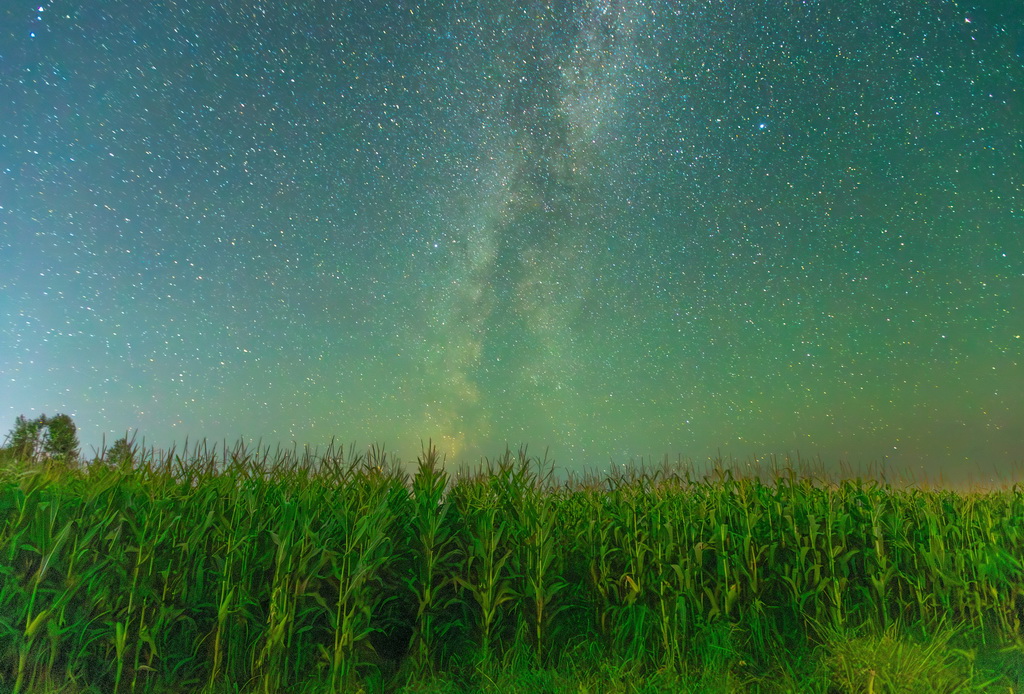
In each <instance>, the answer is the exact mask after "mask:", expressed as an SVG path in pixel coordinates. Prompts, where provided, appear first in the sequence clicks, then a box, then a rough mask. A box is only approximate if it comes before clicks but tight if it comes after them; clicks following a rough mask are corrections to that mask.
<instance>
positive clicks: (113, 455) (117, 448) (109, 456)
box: [103, 436, 137, 466]
mask: <svg viewBox="0 0 1024 694" xmlns="http://www.w3.org/2000/svg"><path fill="white" fill-rule="evenodd" d="M136 455H137V448H136V446H135V445H134V442H132V443H129V442H128V437H127V436H122V437H121V438H119V439H118V440H116V441H114V443H113V445H111V446H110V448H108V449H107V450H106V451H105V452H104V455H103V457H104V458H105V459H106V461H107V462H108V463H109V464H111V465H116V466H122V465H129V466H130V465H131V463H132V461H133V460H134V459H135V456H136Z"/></svg>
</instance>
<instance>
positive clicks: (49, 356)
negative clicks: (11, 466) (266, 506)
mask: <svg viewBox="0 0 1024 694" xmlns="http://www.w3.org/2000/svg"><path fill="white" fill-rule="evenodd" d="M1022 27H1024V10H1022V6H1021V5H1020V3H1011V2H1005V3H988V4H984V5H983V4H978V3H962V2H952V1H949V0H936V1H933V2H919V1H916V0H899V1H897V2H860V1H853V2H844V3H834V2H824V1H821V2H811V1H803V2H801V1H798V0H785V1H783V0H773V1H770V2H760V1H757V2H719V1H717V0H716V1H713V2H712V1H707V0H704V1H701V2H678V1H676V0H672V1H669V0H633V1H628V0H594V1H580V2H523V3H509V2H505V1H503V0H502V1H499V0H484V1H483V2H474V3H464V2H443V1H440V0H439V1H434V0H429V1H428V0H423V1H422V2H387V3H385V2H351V3H337V2H320V1H317V0H314V1H312V2H303V3H296V2H292V1H290V0H285V1H281V2H262V3H261V2H246V3H212V4H211V3H199V2H188V1H184V2H182V1H179V2H173V1H166V2H138V3H135V2H132V3H127V2H125V3H92V4H89V3H87V4H86V5H84V6H83V5H81V4H79V3H69V2H65V1H63V0H47V1H45V2H43V3H42V4H38V3H29V2H20V1H14V0H12V1H11V2H7V3H4V5H3V9H2V10H0V87H2V90H0V91H2V93H3V94H4V98H3V99H2V100H0V122H2V123H4V124H5V125H4V127H3V128H2V129H0V320H2V325H0V379H2V380H0V426H3V429H4V431H6V430H7V429H8V428H9V427H11V426H13V423H14V419H15V417H16V416H17V415H19V414H26V415H30V416H34V415H37V414H39V413H41V412H45V413H46V414H51V415H52V414H55V413H57V412H65V413H68V414H70V415H71V416H72V417H73V418H74V421H75V422H76V424H77V425H78V427H79V437H80V440H81V442H82V444H83V448H84V449H85V451H86V452H89V451H91V450H92V449H91V447H93V446H98V445H99V444H100V441H101V440H102V438H103V437H106V441H107V443H108V444H109V443H110V442H112V440H113V439H114V438H117V437H118V436H121V435H123V434H124V433H125V432H126V430H137V432H138V436H139V437H140V438H141V437H145V440H146V443H147V445H153V446H157V447H167V446H169V445H171V444H172V443H177V444H179V445H180V444H181V443H183V442H184V440H185V438H186V437H188V438H189V439H190V440H191V441H195V440H197V439H203V438H205V439H207V440H209V441H221V440H224V439H226V440H227V441H228V442H229V443H230V442H233V441H236V440H238V439H239V438H242V439H245V440H248V441H255V440H262V442H263V444H269V445H272V446H273V445H277V444H278V443H281V444H283V445H284V446H286V447H290V446H291V445H292V443H293V442H294V443H296V444H297V445H299V446H300V447H301V446H303V445H305V444H309V445H311V446H321V447H322V446H324V445H325V444H326V443H327V442H328V441H330V440H331V438H332V437H336V438H337V440H338V441H339V442H341V443H344V444H346V445H347V444H348V443H349V442H355V443H356V444H357V446H359V447H365V446H366V445H368V444H371V443H377V444H383V445H384V446H385V447H386V448H387V449H388V450H390V451H393V452H394V453H396V454H398V455H399V456H401V457H402V458H403V459H405V460H412V459H414V458H415V456H416V454H417V453H418V452H419V451H420V446H421V442H425V441H426V440H428V439H433V440H434V442H435V443H437V444H438V445H439V447H440V448H441V450H442V451H444V452H446V453H447V454H448V457H449V460H452V461H456V462H458V461H466V462H475V461H477V460H478V459H479V457H480V456H488V457H491V456H495V455H497V454H499V453H501V452H502V451H504V449H505V447H506V445H508V446H510V447H512V448H513V449H515V448H517V447H518V446H519V445H521V444H528V445H529V447H530V451H531V452H532V453H535V454H538V455H540V454H543V452H544V451H545V449H547V450H548V452H549V457H550V458H552V459H554V461H555V463H556V464H557V465H558V466H559V467H560V468H562V469H571V470H582V469H583V468H593V469H598V470H600V469H605V468H607V467H608V466H609V465H610V464H611V463H615V464H618V463H624V462H627V461H628V460H630V459H637V460H638V459H640V458H641V457H643V458H644V459H649V458H652V457H653V458H654V459H660V458H662V456H664V455H668V456H669V457H670V458H672V459H675V458H677V456H684V457H686V458H688V459H692V460H695V461H703V460H705V459H707V458H708V457H709V456H715V455H718V454H719V452H720V453H721V455H723V456H732V457H733V458H735V459H737V460H746V459H749V458H750V457H751V456H755V455H757V456H765V455H770V454H776V455H786V454H790V455H795V454H796V453H798V452H799V454H800V455H802V456H803V457H805V458H810V457H814V456H818V457H820V458H821V460H823V461H824V462H825V463H826V464H827V465H833V464H837V463H838V461H840V460H843V461H848V462H851V463H853V464H864V465H866V464H867V463H870V462H872V461H880V460H882V459H883V458H884V459H886V460H887V461H888V462H889V463H890V465H892V466H894V467H903V468H906V469H911V470H917V471H919V472H924V473H926V474H928V475H930V476H935V475H937V474H939V472H940V471H941V472H942V473H943V474H944V475H947V476H954V477H956V476H958V473H959V472H962V471H964V470H972V471H974V470H978V471H979V472H978V474H980V475H982V476H985V475H986V474H988V473H990V472H992V471H993V470H1009V469H1010V467H1011V465H1012V464H1013V463H1020V462H1024V415H1022V413H1024V192H1022V191H1024V144H1022V143H1024V28H1022Z"/></svg>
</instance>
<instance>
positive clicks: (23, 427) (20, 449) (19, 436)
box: [7, 414, 47, 460]
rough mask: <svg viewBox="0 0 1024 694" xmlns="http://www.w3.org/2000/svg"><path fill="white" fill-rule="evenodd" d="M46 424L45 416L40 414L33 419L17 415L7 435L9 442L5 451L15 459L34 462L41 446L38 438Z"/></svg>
mask: <svg viewBox="0 0 1024 694" xmlns="http://www.w3.org/2000/svg"><path fill="white" fill-rule="evenodd" d="M46 423H47V419H46V415H45V414H41V415H39V416H38V417H37V418H35V419H28V418H27V417H25V415H23V414H22V415H18V418H17V419H16V420H15V421H14V428H13V429H11V432H10V433H9V434H8V435H7V440H8V441H9V444H8V446H7V450H9V451H10V452H12V453H13V454H14V455H15V457H17V458H29V459H31V460H35V458H36V455H37V454H38V452H39V448H40V444H41V440H40V436H41V434H42V430H43V428H44V427H46Z"/></svg>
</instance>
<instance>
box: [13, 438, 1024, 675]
mask: <svg viewBox="0 0 1024 694" xmlns="http://www.w3.org/2000/svg"><path fill="white" fill-rule="evenodd" d="M545 464H546V463H545V462H544V461H539V460H536V459H531V458H529V457H527V455H526V453H525V451H520V452H519V454H518V455H513V454H511V453H509V452H506V454H505V455H504V456H503V457H501V458H499V459H497V460H495V461H494V462H493V463H489V464H488V465H487V467H486V468H481V469H479V470H477V471H476V472H475V473H474V474H469V473H467V474H462V475H458V476H452V475H449V473H447V472H446V471H445V470H444V469H443V464H442V461H441V460H440V459H439V457H438V455H437V453H436V451H435V450H433V449H432V448H430V449H428V450H427V451H425V452H424V454H423V455H422V456H421V457H420V459H419V460H418V461H417V466H416V468H415V469H414V470H412V471H411V472H412V473H413V474H411V475H408V474H406V472H405V471H404V468H403V467H402V466H401V465H400V464H399V463H397V462H396V461H394V460H391V459H389V457H388V456H387V454H386V453H385V452H384V451H383V450H381V449H378V448H371V449H370V450H369V451H368V452H367V453H365V454H361V455H353V454H352V453H351V451H350V455H349V456H348V457H347V458H346V457H344V456H342V455H341V452H340V451H339V452H335V451H334V449H331V450H329V451H328V453H327V454H325V455H323V456H319V457H313V456H310V455H308V454H306V455H297V454H294V453H291V454H289V453H284V454H281V453H278V454H277V455H276V456H274V457H271V456H270V455H269V453H263V454H252V453H249V452H247V451H246V450H245V449H244V448H242V447H238V448H236V449H234V450H222V451H221V452H219V453H217V452H216V451H213V452H211V451H208V450H206V448H205V447H203V448H198V447H197V448H196V450H195V451H193V452H192V453H191V454H189V455H187V456H179V455H175V454H174V453H173V452H172V453H170V454H166V455H163V456H157V455H155V454H151V455H150V456H148V457H147V456H145V455H141V454H140V455H135V456H132V457H125V458H123V459H121V460H118V461H106V460H103V459H97V460H96V461H94V463H93V464H91V465H87V466H83V467H80V468H60V467H59V466H31V467H26V466H21V467H11V468H9V469H8V470H6V471H5V472H3V473H2V474H0V689H2V690H4V691H13V692H15V693H16V694H21V693H22V692H38V691H44V689H45V688H46V687H50V686H58V685H61V686H62V685H63V684H66V683H70V684H72V685H77V686H78V687H80V689H69V690H68V691H81V690H84V689H87V688H91V690H92V691H102V692H164V691H208V692H221V691H225V692H226V691H239V692H263V693H265V694H269V693H271V692H284V691H289V692H292V691H294V692H300V691H309V692H355V691H360V689H362V690H364V691H385V690H387V691H391V690H393V688H394V687H396V686H397V685H396V683H397V682H400V681H401V682H404V681H416V680H417V679H423V678H429V677H431V676H434V675H437V674H439V673H444V672H456V671H466V670H467V669H469V670H471V669H473V668H475V667H478V666H480V665H481V664H483V663H487V662H495V661H496V662H502V660H503V659H506V660H507V659H508V658H509V657H510V654H511V653H512V650H513V644H515V648H516V651H515V652H516V653H518V654H520V655H519V656H517V657H526V658H528V659H529V660H530V662H531V665H532V666H534V667H537V668H550V667H557V666H558V665H559V662H560V660H559V659H560V657H561V656H562V655H563V654H564V653H565V652H566V651H567V650H568V649H569V648H570V647H572V646H586V647H587V648H589V649H590V650H589V652H593V653H600V654H602V656H606V657H609V658H615V659H617V660H618V661H621V662H627V663H631V664H633V665H634V666H635V667H637V668H640V669H641V670H644V671H651V672H655V671H673V672H680V673H686V672H688V671H692V667H693V664H694V658H695V657H696V656H695V654H702V653H703V654H705V655H706V654H707V653H708V650H709V648H713V647H714V643H710V644H709V641H708V634H709V633H711V632H709V629H711V628H717V629H718V631H716V632H714V633H722V631H721V630H722V629H725V630H727V632H728V633H729V634H732V635H733V639H734V642H735V643H734V647H735V649H736V651H737V652H741V653H742V654H743V664H744V665H746V666H747V667H748V668H758V667H760V668H767V667H769V663H770V662H771V661H772V660H774V659H776V658H777V657H778V654H779V653H780V652H785V651H786V650H787V649H797V648H803V647H805V646H806V644H808V643H816V642H820V641H821V639H822V634H824V633H828V632H829V630H836V629H843V628H850V627H854V626H860V625H873V626H874V627H876V628H877V629H879V630H885V629H888V628H890V627H891V626H893V625H899V624H904V625H905V624H915V625H921V626H923V627H925V628H939V627H940V626H941V625H943V624H949V623H955V624H957V625H961V626H964V627H970V628H972V629H974V630H975V631H976V633H978V634H981V635H982V636H981V638H983V639H986V640H992V641H993V642H994V643H999V644H1013V643H1016V644H1018V646H1019V645H1020V643H1021V639H1022V630H1021V622H1022V620H1024V565H1022V558H1024V493H1022V490H1021V488H1019V487H1017V486H1016V485H1015V486H1013V487H1012V488H1008V489H1004V490H1001V491H991V492H984V493H982V492H978V493H972V494H960V493H955V492H952V491H940V490H933V491H924V490H921V489H919V488H914V489H898V488H895V487H893V486H891V485H888V484H886V483H883V482H879V481H877V480H865V479H846V480H842V481H838V482H832V481H827V480H823V479H815V478H814V477H812V476H804V475H798V474H797V473H796V472H795V471H794V470H793V469H792V468H782V469H779V468H776V469H774V470H773V471H772V472H771V475H770V476H769V478H768V479H761V477H760V476H759V475H753V476H748V477H739V476H736V475H735V474H734V473H733V472H732V471H731V470H730V469H726V468H723V467H722V466H720V465H719V466H716V468H715V469H714V470H712V471H710V472H709V473H708V474H707V475H705V476H704V477H702V478H699V479H698V478H696V477H694V476H693V475H692V474H691V473H690V472H689V471H686V472H684V471H682V470H678V469H676V470H673V469H671V468H668V467H665V468H663V469H660V470H656V471H650V472H648V471H644V470H640V471H636V470H631V471H630V472H629V474H617V475H609V476H608V477H607V478H605V479H601V480H594V479H589V480H585V481H579V482H569V483H558V482H555V481H554V480H553V479H552V475H551V473H550V471H548V472H547V473H545V470H544V467H545ZM523 654H525V655H523ZM863 691H868V689H864V690H863ZM875 691H882V689H876V690H875ZM950 691H952V690H950ZM1000 691H1006V689H1002V690H1000Z"/></svg>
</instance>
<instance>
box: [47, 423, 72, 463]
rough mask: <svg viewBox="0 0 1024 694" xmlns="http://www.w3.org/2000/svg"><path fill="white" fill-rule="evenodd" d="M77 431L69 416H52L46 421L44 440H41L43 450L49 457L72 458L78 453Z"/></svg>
mask: <svg viewBox="0 0 1024 694" xmlns="http://www.w3.org/2000/svg"><path fill="white" fill-rule="evenodd" d="M77 430H78V429H77V427H76V426H75V423H74V422H73V421H71V417H70V416H69V415H66V414H58V415H54V416H53V417H51V418H50V419H48V420H46V438H45V439H44V440H43V450H45V451H46V453H47V455H49V456H50V457H62V458H72V457H74V456H75V455H76V454H77V453H78V436H77V434H76V432H77Z"/></svg>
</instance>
